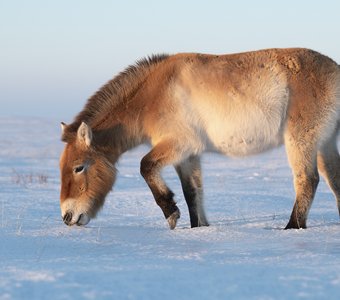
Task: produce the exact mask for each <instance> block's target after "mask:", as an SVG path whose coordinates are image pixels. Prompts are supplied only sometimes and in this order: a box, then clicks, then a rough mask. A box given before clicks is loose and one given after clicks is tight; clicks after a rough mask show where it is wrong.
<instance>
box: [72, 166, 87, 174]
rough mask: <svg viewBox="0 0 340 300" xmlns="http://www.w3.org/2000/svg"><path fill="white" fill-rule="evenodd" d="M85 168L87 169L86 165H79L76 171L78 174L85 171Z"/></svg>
mask: <svg viewBox="0 0 340 300" xmlns="http://www.w3.org/2000/svg"><path fill="white" fill-rule="evenodd" d="M84 169H85V167H84V166H78V167H75V168H74V173H77V174H79V173H81V172H83V171H84Z"/></svg>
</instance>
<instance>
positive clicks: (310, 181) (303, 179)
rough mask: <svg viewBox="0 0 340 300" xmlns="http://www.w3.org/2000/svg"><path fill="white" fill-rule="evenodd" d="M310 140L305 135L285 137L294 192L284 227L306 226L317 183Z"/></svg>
mask: <svg viewBox="0 0 340 300" xmlns="http://www.w3.org/2000/svg"><path fill="white" fill-rule="evenodd" d="M295 137H297V135H295ZM300 137H301V136H300ZM312 140H313V139H312V138H311V140H310V139H308V137H306V138H304V139H303V141H301V140H298V139H295V138H294V136H293V135H288V136H286V137H285V144H286V149H287V155H288V160H289V162H290V165H291V168H292V171H293V176H294V187H295V193H296V196H295V203H294V207H293V211H292V213H291V216H290V219H289V222H288V224H287V226H286V228H285V229H291V228H306V227H307V226H306V221H307V216H308V212H309V209H310V207H311V205H312V202H313V199H314V195H315V191H316V188H317V186H318V183H319V174H318V170H317V166H316V163H317V162H316V152H317V151H316V147H315V143H313V141H312Z"/></svg>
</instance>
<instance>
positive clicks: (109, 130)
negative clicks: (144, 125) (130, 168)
mask: <svg viewBox="0 0 340 300" xmlns="http://www.w3.org/2000/svg"><path fill="white" fill-rule="evenodd" d="M129 115H130V114H128V113H125V116H124V117H123V118H122V117H118V116H116V117H118V119H114V120H113V119H112V121H111V122H109V121H106V124H105V126H104V127H102V128H98V129H96V130H95V131H94V134H95V143H96V146H97V147H98V148H100V149H101V150H102V151H104V152H105V153H107V154H108V155H110V154H113V155H114V156H117V157H119V156H120V155H121V154H123V153H124V152H126V151H128V150H130V149H132V148H135V147H136V146H138V145H140V144H141V143H142V142H143V137H142V134H141V133H140V132H139V128H140V127H141V126H140V125H138V124H137V122H138V121H137V119H136V118H132V117H129ZM114 116H115V114H114V113H113V118H114Z"/></svg>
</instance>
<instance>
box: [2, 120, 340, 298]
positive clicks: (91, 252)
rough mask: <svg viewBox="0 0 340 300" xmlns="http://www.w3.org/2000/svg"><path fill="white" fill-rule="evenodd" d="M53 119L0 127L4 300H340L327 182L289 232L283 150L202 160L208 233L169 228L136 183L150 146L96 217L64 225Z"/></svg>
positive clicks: (338, 244)
mask: <svg viewBox="0 0 340 300" xmlns="http://www.w3.org/2000/svg"><path fill="white" fill-rule="evenodd" d="M59 130H60V128H59V124H58V123H57V122H52V121H47V120H42V119H15V118H1V119H0V199H1V201H0V299H162V300H166V299H339V297H340V224H339V216H338V214H337V208H336V204H335V201H334V198H333V195H332V194H331V192H330V191H329V189H328V187H327V186H326V184H325V183H324V182H323V181H322V182H321V183H320V185H319V188H318V193H317V196H316V199H315V201H314V204H313V206H312V209H311V212H310V217H309V222H308V225H309V228H308V229H307V230H289V231H284V230H282V228H283V227H284V226H285V225H286V223H287V221H288V218H289V215H290V212H291V208H292V205H293V197H294V191H293V187H292V178H291V171H290V169H289V167H288V164H287V160H286V156H285V151H284V149H283V148H280V149H277V150H275V151H272V152H269V153H266V154H264V155H261V156H254V157H249V158H246V159H230V158H226V157H222V156H217V155H212V154H207V155H205V156H204V157H203V170H204V184H205V200H206V202H205V203H206V210H207V215H208V218H209V221H210V224H211V226H210V227H205V228H196V229H190V228H189V217H188V213H187V208H186V205H185V201H184V198H183V195H182V193H181V189H180V184H179V181H178V179H177V178H176V176H175V172H174V171H173V170H172V168H168V169H166V170H165V172H164V177H165V178H166V180H167V182H168V184H169V185H170V187H171V188H172V189H173V190H174V192H175V193H176V199H177V202H178V206H179V208H180V209H181V211H182V217H181V219H180V220H179V223H178V227H177V228H176V229H175V230H174V231H170V230H169V229H168V227H167V224H166V221H165V220H164V219H163V214H162V212H161V211H160V209H159V208H158V207H157V206H156V204H155V202H154V200H153V199H152V196H151V192H150V191H149V189H148V187H147V186H146V184H145V182H144V181H143V179H142V178H141V176H140V175H139V161H140V159H141V157H142V156H143V154H144V153H146V151H148V149H147V148H146V147H139V148H137V149H135V150H134V151H131V152H129V153H126V154H125V155H124V156H123V157H122V159H121V160H120V162H119V165H118V169H119V176H118V180H117V183H116V185H115V187H114V190H113V192H112V193H111V194H110V195H109V196H108V198H107V200H106V203H105V206H104V209H103V210H102V211H101V213H100V214H99V216H98V218H97V219H95V220H92V221H91V222H90V223H89V224H88V226H86V227H67V226H65V225H64V224H63V223H62V220H61V217H60V209H59V184H60V180H59V169H58V160H59V154H60V151H61V149H62V147H63V145H62V143H61V142H60V141H59V139H60V136H59V134H60V132H59Z"/></svg>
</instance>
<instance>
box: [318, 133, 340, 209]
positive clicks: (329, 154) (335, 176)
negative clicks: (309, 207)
mask: <svg viewBox="0 0 340 300" xmlns="http://www.w3.org/2000/svg"><path fill="white" fill-rule="evenodd" d="M318 169H319V171H320V173H321V174H322V175H323V176H324V178H325V179H326V181H327V183H328V185H329V186H330V188H331V189H332V191H333V193H334V195H335V198H336V201H337V205H338V210H339V215H340V156H339V152H338V149H337V146H336V134H335V135H334V136H333V137H332V139H330V141H329V142H328V143H326V144H325V145H324V146H323V147H322V148H321V149H320V151H319V152H318Z"/></svg>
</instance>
